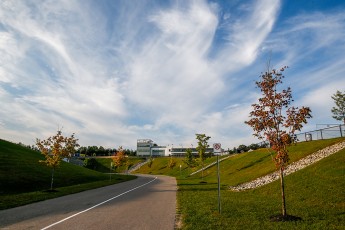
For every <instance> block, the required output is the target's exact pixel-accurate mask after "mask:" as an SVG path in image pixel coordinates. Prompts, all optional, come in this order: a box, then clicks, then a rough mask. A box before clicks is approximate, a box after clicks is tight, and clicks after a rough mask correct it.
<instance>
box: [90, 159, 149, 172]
mask: <svg viewBox="0 0 345 230" xmlns="http://www.w3.org/2000/svg"><path fill="white" fill-rule="evenodd" d="M96 161H97V163H98V164H97V165H96V168H95V170H96V171H99V172H104V173H109V172H110V171H111V172H119V173H121V172H125V171H126V169H127V168H126V166H125V165H123V166H120V167H118V168H116V169H115V170H113V169H112V170H110V165H111V162H112V161H113V160H112V158H96ZM128 161H129V165H128V166H129V168H130V167H132V166H133V165H135V164H137V163H139V162H142V161H144V159H143V158H138V157H129V158H128Z"/></svg>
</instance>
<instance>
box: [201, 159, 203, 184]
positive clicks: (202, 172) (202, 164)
mask: <svg viewBox="0 0 345 230" xmlns="http://www.w3.org/2000/svg"><path fill="white" fill-rule="evenodd" d="M201 167H202V170H201V180H202V181H204V161H202V166H201Z"/></svg>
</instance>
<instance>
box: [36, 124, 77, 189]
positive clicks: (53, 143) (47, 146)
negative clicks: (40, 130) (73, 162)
mask: <svg viewBox="0 0 345 230" xmlns="http://www.w3.org/2000/svg"><path fill="white" fill-rule="evenodd" d="M36 146H37V147H38V149H39V151H40V152H41V153H42V154H43V155H44V157H45V158H46V159H45V160H40V161H39V162H41V163H44V164H46V165H47V166H48V167H50V168H52V178H51V183H50V190H53V183H54V171H55V169H56V168H57V167H58V166H59V165H60V162H61V160H62V159H63V158H70V157H71V156H72V155H73V154H74V153H75V151H76V148H77V147H78V146H79V144H78V139H76V138H75V137H74V133H73V134H72V135H71V136H70V137H64V136H63V135H62V132H61V131H60V130H59V131H57V134H56V135H55V136H52V137H49V138H48V139H46V140H42V141H41V140H40V139H36Z"/></svg>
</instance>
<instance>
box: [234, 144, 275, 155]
mask: <svg viewBox="0 0 345 230" xmlns="http://www.w3.org/2000/svg"><path fill="white" fill-rule="evenodd" d="M267 147H269V144H268V143H266V142H261V143H259V144H250V145H243V144H242V145H239V146H238V147H237V148H236V147H234V148H233V149H228V152H229V154H234V153H244V152H248V151H249V150H256V149H259V148H267Z"/></svg>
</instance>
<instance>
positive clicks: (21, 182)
mask: <svg viewBox="0 0 345 230" xmlns="http://www.w3.org/2000/svg"><path fill="white" fill-rule="evenodd" d="M43 159H44V158H43V156H42V155H41V154H40V153H39V152H36V151H33V150H30V149H28V148H25V147H23V146H20V145H17V144H13V143H10V142H7V141H4V140H0V209H4V208H9V207H15V206H19V205H23V204H26V203H31V202H35V201H38V200H44V199H45V197H46V198H52V197H57V196H60V195H66V194H69V193H75V192H78V191H83V190H87V189H88V188H90V189H91V188H95V187H100V186H105V185H108V184H113V183H118V182H121V181H125V180H129V179H133V178H135V177H134V176H123V175H113V176H112V181H110V182H109V175H106V174H103V173H100V172H97V171H94V170H90V169H86V168H83V167H80V166H75V165H72V164H69V163H66V162H61V165H60V167H59V168H58V169H57V170H56V171H55V174H54V189H55V190H57V191H58V192H56V193H47V192H44V191H46V190H48V189H50V181H51V169H50V168H48V167H47V166H45V165H44V164H42V163H39V162H38V161H39V160H43Z"/></svg>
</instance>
